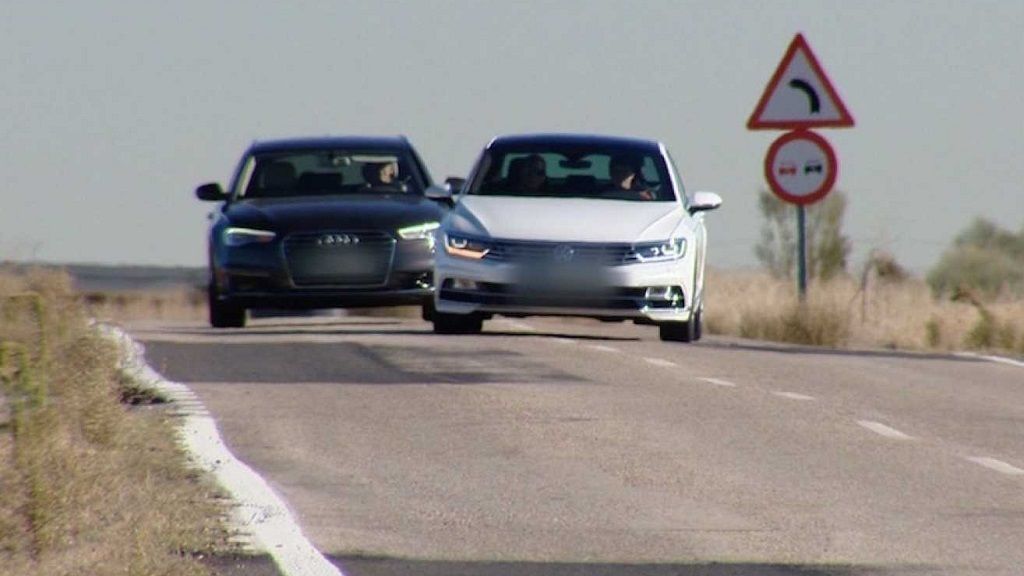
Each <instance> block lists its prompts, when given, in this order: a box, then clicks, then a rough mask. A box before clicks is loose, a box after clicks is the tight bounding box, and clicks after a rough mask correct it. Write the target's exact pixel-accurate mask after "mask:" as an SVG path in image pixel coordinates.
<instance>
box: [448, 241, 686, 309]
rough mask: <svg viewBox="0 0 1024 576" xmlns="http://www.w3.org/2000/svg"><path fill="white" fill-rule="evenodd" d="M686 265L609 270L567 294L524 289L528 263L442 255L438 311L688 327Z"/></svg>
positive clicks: (629, 266) (551, 289)
mask: <svg viewBox="0 0 1024 576" xmlns="http://www.w3.org/2000/svg"><path fill="white" fill-rule="evenodd" d="M685 266H686V264H685V261H672V262H659V263H635V264H627V265H619V266H606V267H602V268H601V269H600V271H599V272H600V274H599V276H600V278H601V281H600V282H601V283H600V284H598V283H596V282H595V283H591V284H585V285H579V286H569V287H568V288H569V289H567V290H566V289H564V288H566V287H565V286H560V287H550V286H541V287H534V286H529V285H525V286H524V284H523V277H524V273H523V272H524V269H525V270H529V269H530V267H531V264H528V263H522V262H517V263H510V262H492V261H488V260H469V259H466V258H459V257H453V256H450V255H447V254H442V253H439V254H438V255H437V267H436V268H435V280H436V285H437V290H436V293H435V300H434V305H435V307H436V309H437V310H438V311H440V312H446V313H452V314H470V313H485V314H504V315H510V316H518V315H523V316H585V317H593V318H617V319H633V320H637V321H647V322H686V321H688V320H689V319H690V316H691V314H692V303H691V301H690V289H691V286H692V285H691V283H689V282H687V281H686V279H687V275H686V274H685V269H686V267H685ZM690 277H692V275H690ZM560 288H561V289H560ZM666 288H667V289H669V290H668V291H667V292H666Z"/></svg>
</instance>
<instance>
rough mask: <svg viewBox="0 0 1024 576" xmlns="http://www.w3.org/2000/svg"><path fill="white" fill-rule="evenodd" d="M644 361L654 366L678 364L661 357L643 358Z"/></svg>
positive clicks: (674, 365) (676, 365)
mask: <svg viewBox="0 0 1024 576" xmlns="http://www.w3.org/2000/svg"><path fill="white" fill-rule="evenodd" d="M644 362H647V363H648V364H653V365H655V366H661V367H662V368H677V367H678V366H679V364H676V363H675V362H670V361H668V360H662V359H661V358H644Z"/></svg>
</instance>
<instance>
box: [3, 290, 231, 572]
mask: <svg viewBox="0 0 1024 576" xmlns="http://www.w3.org/2000/svg"><path fill="white" fill-rule="evenodd" d="M118 365H119V352H118V350H117V349H116V346H115V345H114V344H112V343H111V342H110V341H108V340H106V339H104V338H103V337H101V336H100V335H98V334H97V332H96V331H95V330H94V329H93V328H92V327H91V326H90V325H89V322H88V318H87V315H86V308H85V307H84V306H83V304H82V301H81V298H80V297H79V296H77V295H75V294H74V293H73V291H72V289H71V282H70V279H69V278H68V277H67V276H66V275H64V274H59V273H54V272H45V273H43V272H31V271H30V272H28V273H25V274H21V273H19V274H13V273H9V272H6V271H3V270H0V575H4V576H6V575H11V576H14V575H19V576H23V575H35V574H38V575H47V576H51V575H56V576H59V575H79V574H89V575H99V576H103V575H107V574H111V575H113V574H140V575H141V574H145V575H150V574H152V575H168V576H171V575H201V574H208V573H209V572H208V570H207V569H206V568H205V567H204V566H203V564H202V562H201V559H202V557H203V556H205V555H208V554H210V553H211V552H213V551H216V550H222V551H223V550H227V549H228V548H227V546H228V545H227V534H226V532H225V529H224V527H223V523H222V521H221V519H222V518H223V515H224V513H225V510H224V508H223V500H222V499H220V498H219V496H218V493H217V490H216V488H214V487H213V485H212V484H208V483H207V482H206V481H205V480H204V479H203V478H201V477H200V475H199V473H197V472H195V471H193V470H191V469H190V468H189V467H188V465H187V462H186V460H185V457H184V455H183V453H182V452H181V450H180V449H179V447H178V445H177V444H176V441H175V438H176V433H175V431H174V427H173V421H172V420H171V417H170V416H169V415H168V414H167V413H166V411H165V410H162V409H161V408H160V407H159V398H157V397H155V396H154V395H153V394H152V393H147V392H146V391H145V390H144V389H143V388H141V387H139V386H138V385H137V383H135V382H133V381H132V380H131V378H129V377H128V376H127V375H126V374H125V373H123V372H122V371H120V370H119V369H118Z"/></svg>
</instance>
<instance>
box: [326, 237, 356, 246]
mask: <svg viewBox="0 0 1024 576" xmlns="http://www.w3.org/2000/svg"><path fill="white" fill-rule="evenodd" d="M349 244H359V237H358V236H355V235H353V234H324V235H323V236H320V237H319V238H317V239H316V245H317V246H339V245H341V246H344V245H349Z"/></svg>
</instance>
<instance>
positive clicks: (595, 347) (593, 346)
mask: <svg viewBox="0 0 1024 576" xmlns="http://www.w3.org/2000/svg"><path fill="white" fill-rule="evenodd" d="M587 348H590V349H591V350H597V351H598V352H610V353H613V354H618V353H619V352H620V350H619V349H618V348H612V347H611V346H604V345H601V344H588V345H587Z"/></svg>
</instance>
